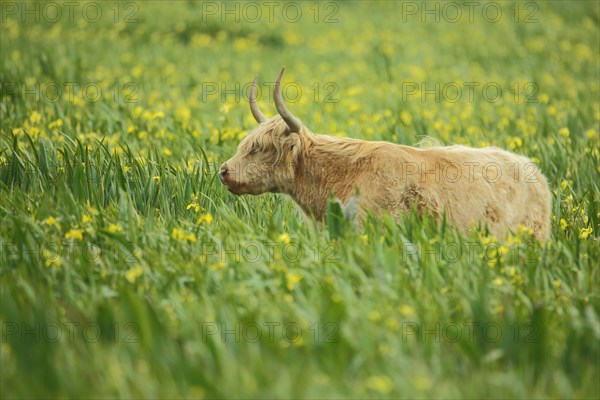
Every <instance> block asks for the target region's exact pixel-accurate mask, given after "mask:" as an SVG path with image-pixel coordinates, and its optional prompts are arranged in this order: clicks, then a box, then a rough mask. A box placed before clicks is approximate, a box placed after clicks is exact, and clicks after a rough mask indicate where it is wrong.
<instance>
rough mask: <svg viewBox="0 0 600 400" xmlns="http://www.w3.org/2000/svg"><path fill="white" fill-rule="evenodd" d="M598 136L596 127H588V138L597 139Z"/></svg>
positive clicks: (586, 132) (586, 134)
mask: <svg viewBox="0 0 600 400" xmlns="http://www.w3.org/2000/svg"><path fill="white" fill-rule="evenodd" d="M596 136H597V134H596V131H595V130H594V129H588V130H587V131H585V137H587V138H588V139H595V138H596Z"/></svg>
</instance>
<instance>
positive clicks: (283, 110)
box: [273, 66, 302, 133]
mask: <svg viewBox="0 0 600 400" xmlns="http://www.w3.org/2000/svg"><path fill="white" fill-rule="evenodd" d="M284 70H285V66H283V67H282V68H281V71H279V75H278V76H277V80H275V89H274V93H273V94H274V96H273V97H274V98H275V107H276V108H277V112H278V113H279V115H281V118H283V120H284V121H285V123H286V124H287V126H288V128H290V132H295V133H300V129H301V128H302V122H300V120H299V119H298V118H296V117H294V115H293V114H292V113H291V112H289V110H288V109H287V107H286V106H285V102H284V101H283V97H282V96H281V90H279V85H280V84H281V76H282V75H283V71H284Z"/></svg>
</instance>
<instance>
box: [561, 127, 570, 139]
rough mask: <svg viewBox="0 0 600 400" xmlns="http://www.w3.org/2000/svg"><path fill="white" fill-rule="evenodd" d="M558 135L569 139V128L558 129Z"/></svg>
mask: <svg viewBox="0 0 600 400" xmlns="http://www.w3.org/2000/svg"><path fill="white" fill-rule="evenodd" d="M558 134H559V135H560V136H564V137H569V135H570V134H571V132H570V131H569V128H560V130H559V131H558Z"/></svg>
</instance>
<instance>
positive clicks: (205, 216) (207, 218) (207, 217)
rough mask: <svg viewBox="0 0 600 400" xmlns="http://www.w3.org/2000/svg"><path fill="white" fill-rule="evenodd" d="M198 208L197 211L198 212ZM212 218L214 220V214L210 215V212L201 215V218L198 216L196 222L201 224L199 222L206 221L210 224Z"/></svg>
mask: <svg viewBox="0 0 600 400" xmlns="http://www.w3.org/2000/svg"><path fill="white" fill-rule="evenodd" d="M198 209H199V207H198ZM198 209H196V212H198ZM212 220H213V216H212V215H210V214H202V215H201V216H200V218H198V219H197V220H196V224H198V225H199V224H201V223H203V222H206V225H210V224H211V223H212Z"/></svg>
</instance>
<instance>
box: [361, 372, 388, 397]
mask: <svg viewBox="0 0 600 400" xmlns="http://www.w3.org/2000/svg"><path fill="white" fill-rule="evenodd" d="M366 386H367V388H368V389H371V390H373V391H375V392H378V393H381V394H387V393H389V392H390V391H391V390H392V388H393V383H392V381H391V380H390V378H388V377H387V376H385V375H375V376H371V377H369V378H368V379H367V381H366Z"/></svg>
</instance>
